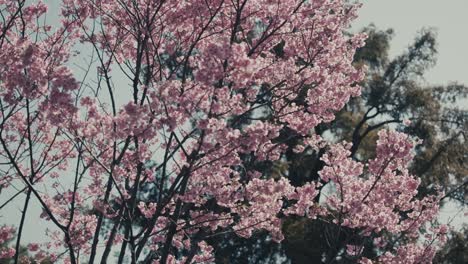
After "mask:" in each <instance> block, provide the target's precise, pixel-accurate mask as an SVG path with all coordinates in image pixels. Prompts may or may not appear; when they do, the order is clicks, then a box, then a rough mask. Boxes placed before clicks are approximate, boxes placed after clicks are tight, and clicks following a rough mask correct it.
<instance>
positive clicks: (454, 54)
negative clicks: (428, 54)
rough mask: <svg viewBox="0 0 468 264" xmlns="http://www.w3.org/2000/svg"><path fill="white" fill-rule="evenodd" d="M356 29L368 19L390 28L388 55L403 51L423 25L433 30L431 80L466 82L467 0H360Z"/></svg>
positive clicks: (440, 82) (467, 79)
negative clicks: (435, 51)
mask: <svg viewBox="0 0 468 264" xmlns="http://www.w3.org/2000/svg"><path fill="white" fill-rule="evenodd" d="M360 2H361V3H363V7H362V8H361V10H360V12H359V15H360V16H359V18H358V19H357V20H356V21H355V22H354V24H353V29H355V30H357V29H359V28H362V27H364V26H366V25H368V24H370V23H374V24H375V25H376V26H377V27H378V28H380V29H387V28H393V29H394V30H395V36H394V39H393V42H392V43H391V44H392V45H391V51H390V54H391V55H397V54H398V53H399V52H401V51H403V50H404V49H405V48H406V47H407V46H408V45H409V44H410V43H411V42H412V40H413V39H414V36H415V34H416V33H417V32H418V31H419V30H420V29H421V28H424V27H433V28H435V29H436V30H437V33H438V37H437V41H438V50H439V54H438V56H437V58H438V60H437V64H436V66H435V67H434V68H433V69H432V70H430V71H429V72H428V73H427V74H426V76H425V77H426V80H427V81H428V82H429V83H431V84H444V83H447V82H450V81H458V82H461V83H464V84H468V0H444V1H442V0H361V1H360Z"/></svg>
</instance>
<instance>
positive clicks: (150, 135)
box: [0, 0, 443, 263]
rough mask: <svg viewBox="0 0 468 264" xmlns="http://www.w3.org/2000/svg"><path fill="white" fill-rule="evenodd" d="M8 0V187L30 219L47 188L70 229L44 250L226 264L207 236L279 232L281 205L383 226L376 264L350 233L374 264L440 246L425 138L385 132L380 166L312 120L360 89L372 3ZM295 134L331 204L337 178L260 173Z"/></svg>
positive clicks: (3, 128)
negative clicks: (364, 22)
mask: <svg viewBox="0 0 468 264" xmlns="http://www.w3.org/2000/svg"><path fill="white" fill-rule="evenodd" d="M0 6H1V8H0V10H1V12H2V15H3V17H4V18H5V20H4V22H0V28H2V29H3V30H2V33H1V35H0V102H1V104H0V108H1V109H0V110H1V111H0V121H1V122H0V143H1V147H0V155H1V157H2V165H0V166H1V169H2V171H5V172H7V173H6V174H5V175H2V176H1V178H0V184H1V186H5V187H8V186H11V185H12V184H15V185H16V184H20V185H22V186H23V187H24V189H23V190H22V191H21V192H20V194H22V193H24V194H25V195H20V196H18V197H19V198H18V199H24V200H22V202H21V203H22V206H23V208H24V210H23V211H22V214H19V215H18V218H19V219H21V218H22V217H26V218H27V217H34V216H33V215H30V214H29V213H28V210H27V209H28V207H30V206H32V205H31V204H30V202H29V201H30V200H32V199H33V200H35V201H36V202H37V203H36V204H39V205H40V206H41V207H42V209H43V213H42V214H41V217H42V221H49V222H50V223H51V224H52V225H53V226H54V228H55V229H54V230H52V231H50V232H45V233H46V235H47V236H49V242H47V243H43V244H40V245H38V244H32V245H30V251H32V252H37V253H36V255H35V256H34V258H35V259H36V260H40V259H45V258H46V257H48V258H50V259H53V260H54V261H59V262H63V263H80V262H87V263H95V262H103V263H105V262H107V261H110V259H111V258H112V256H113V255H114V253H115V252H117V255H118V256H117V257H116V261H117V263H124V262H125V263H127V262H130V263H137V262H138V261H145V263H150V262H152V263H206V262H212V261H213V257H214V249H213V247H212V246H211V245H209V244H208V242H207V240H208V239H209V238H210V237H213V236H216V235H218V234H222V233H224V232H235V233H236V234H237V235H239V236H242V237H250V236H251V235H252V234H254V233H255V232H256V231H258V230H267V231H268V232H270V234H271V237H272V238H273V239H274V240H275V241H278V242H279V241H281V240H282V239H283V238H284V236H283V234H282V231H281V227H282V221H283V217H284V216H285V215H286V216H287V215H298V216H301V217H308V218H312V219H315V218H320V220H323V221H329V222H330V223H334V224H335V225H337V226H339V227H340V228H341V227H346V228H352V229H355V230H358V232H359V235H360V236H364V237H370V238H374V239H375V241H378V243H376V246H377V247H379V250H380V251H381V252H382V254H379V257H378V258H377V259H375V260H369V259H365V258H361V254H362V245H351V244H350V245H343V248H344V247H346V248H347V249H348V252H349V254H350V255H353V256H355V257H356V258H358V259H361V260H362V261H363V262H364V263H366V262H367V263H368V262H372V261H383V262H389V263H391V262H392V261H393V262H394V263H399V261H400V262H401V261H402V262H404V263H417V262H428V261H430V257H431V256H432V255H433V252H435V249H436V246H437V243H429V244H428V245H426V246H425V244H421V243H419V242H418V241H417V239H416V238H417V237H418V236H419V234H420V233H419V229H421V228H422V227H425V225H427V224H428V223H429V222H430V221H432V220H433V219H434V217H435V216H436V214H437V211H438V201H439V197H437V196H428V197H425V198H422V199H418V198H416V195H417V188H418V186H419V181H418V180H417V179H416V178H414V177H413V176H411V175H409V173H408V170H407V169H406V168H407V166H408V163H409V162H410V161H411V158H412V156H411V149H412V142H411V140H410V139H408V138H407V137H406V136H405V135H404V134H401V133H396V132H391V131H388V130H382V131H381V132H380V133H379V142H378V146H377V156H376V158H375V159H373V160H371V161H369V162H368V163H367V164H366V163H361V162H357V161H355V160H353V159H351V158H350V157H349V154H350V153H349V151H348V149H349V145H348V144H346V143H342V144H330V143H328V142H326V141H324V140H323V139H321V138H320V137H319V136H318V135H315V134H314V132H313V131H314V128H315V127H316V126H317V125H319V124H321V123H326V122H330V121H332V120H333V119H334V117H335V116H334V114H335V113H336V112H337V111H339V110H341V109H342V108H343V106H344V105H345V104H346V103H347V102H348V100H349V99H350V98H351V97H355V96H359V94H360V87H359V85H358V84H357V83H359V81H361V80H362V78H363V75H364V73H363V69H357V68H355V67H354V66H353V65H352V61H353V56H354V52H355V50H356V49H357V48H359V47H361V46H362V45H363V44H364V40H365V36H364V35H354V36H348V35H346V34H345V33H344V32H343V31H344V30H345V29H346V28H347V27H348V26H349V25H350V22H351V21H352V20H353V19H354V18H356V10H357V8H358V7H359V5H356V4H350V3H348V1H343V0H319V1H305V0H288V1H284V0H276V1H272V0H248V1H247V0H242V1H224V0H194V1H178V0H159V1H156V0H120V1H114V0H63V1H62V5H61V17H60V19H61V20H60V21H61V25H60V26H58V27H57V28H55V29H52V28H51V27H50V26H48V25H41V24H40V23H41V21H43V20H42V18H44V14H45V13H46V12H47V8H46V5H45V4H44V3H42V2H39V3H35V4H29V3H28V4H23V1H1V0H0ZM77 50H79V51H81V53H82V54H79V53H78V52H77ZM78 55H79V56H78ZM83 61H85V63H84V65H83ZM80 63H81V65H80V66H79V67H78V69H76V68H73V71H72V67H71V66H70V65H73V64H80ZM81 70H84V73H82V74H78V73H80V71H81ZM90 76H92V77H90ZM122 78H124V80H123V81H122V80H121V79H122ZM285 129H289V130H290V131H294V132H295V134H297V135H298V136H299V137H301V138H302V139H303V140H302V141H300V142H302V143H299V144H298V145H297V146H295V147H294V150H295V151H296V152H301V151H304V149H306V148H307V147H312V149H319V148H322V149H326V152H325V154H324V156H323V158H322V159H323V161H324V162H325V163H326V166H325V168H324V169H323V170H322V171H321V172H320V177H321V180H322V181H323V182H325V183H326V184H330V185H333V186H334V187H335V190H334V191H332V193H330V194H329V195H328V196H329V197H328V198H327V199H326V202H325V203H320V204H319V203H318V202H314V200H315V198H316V197H317V196H318V195H319V194H323V188H322V187H323V184H322V183H320V182H309V183H306V184H305V185H303V186H299V187H295V186H292V185H291V183H290V181H289V179H288V178H287V177H281V178H280V179H273V178H270V177H269V175H267V173H266V172H265V171H262V170H260V169H258V168H256V166H255V165H256V164H257V163H259V162H270V163H272V162H278V161H280V160H281V159H282V158H284V156H285V152H286V150H287V146H286V144H285V142H284V140H283V139H282V133H284V131H285ZM23 202H24V203H23ZM330 220H331V221H330ZM16 228H17V231H18V232H17V233H19V234H23V233H24V232H22V231H24V229H25V227H24V225H23V224H20V225H18V226H17V227H16ZM5 230H6V229H5ZM8 230H10V229H8ZM8 230H7V231H8ZM7 231H4V230H3V229H2V231H1V232H2V233H1V236H0V242H2V243H3V242H5V241H6V240H7V239H10V238H12V237H11V232H10V231H8V232H7ZM44 231H45V230H44ZM4 232H7V233H8V234H6V233H5V234H4ZM402 237H405V238H408V237H409V238H412V240H405V241H411V242H407V243H406V244H402V243H401V241H399V239H400V238H402ZM442 237H443V236H435V237H434V238H431V239H433V240H434V241H435V240H437V241H439V240H440V241H442V240H443V239H441V238H442ZM24 241H25V238H22V237H21V235H18V237H16V239H14V242H13V243H15V242H16V244H17V245H21V244H24ZM390 244H394V245H397V246H395V247H388V245H390ZM1 250H2V251H1V256H2V257H11V258H17V257H18V255H17V254H16V253H15V252H14V250H12V249H11V248H9V249H1ZM60 252H65V253H63V254H60ZM428 252H431V254H432V255H431V254H429V253H428ZM422 258H424V260H422Z"/></svg>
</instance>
